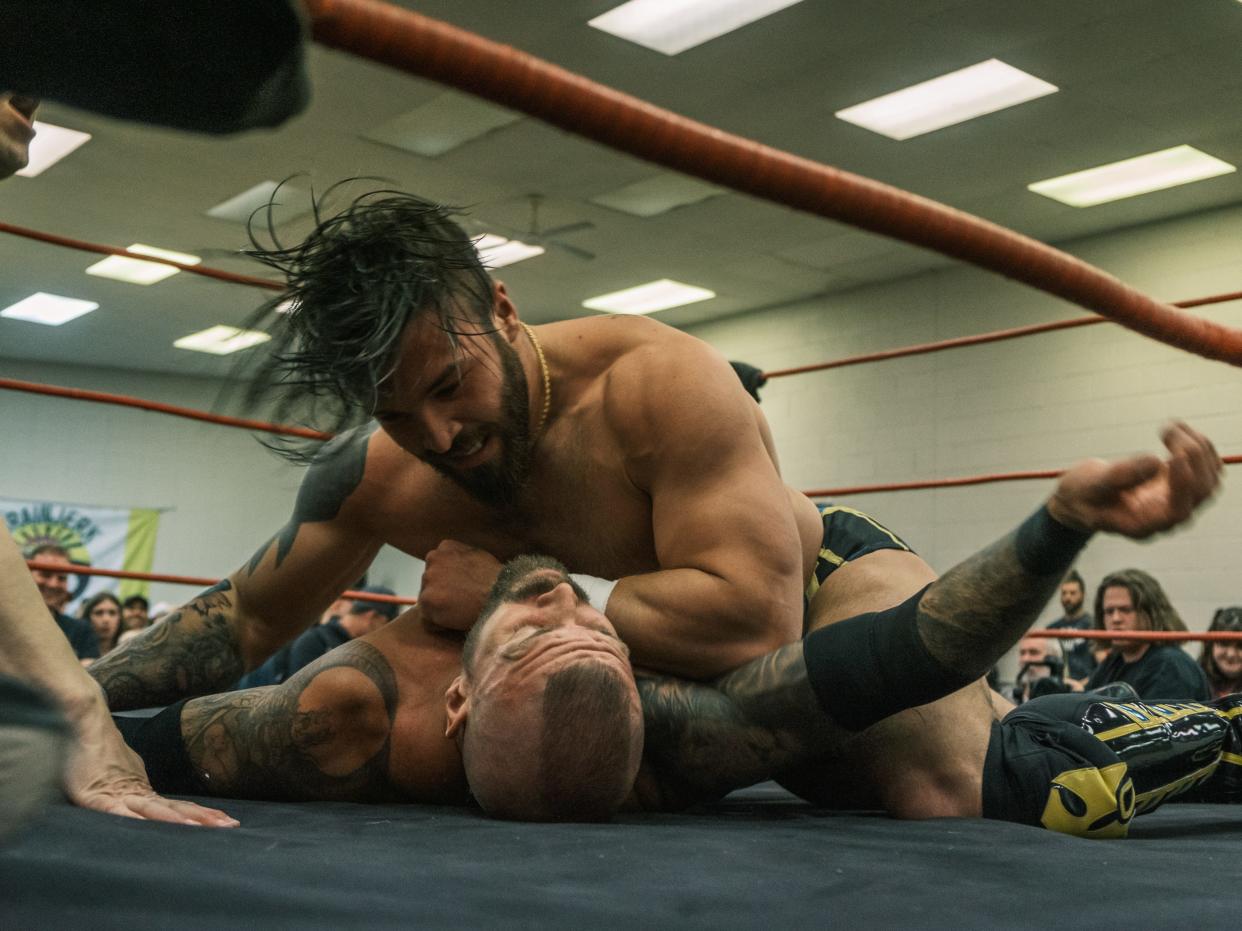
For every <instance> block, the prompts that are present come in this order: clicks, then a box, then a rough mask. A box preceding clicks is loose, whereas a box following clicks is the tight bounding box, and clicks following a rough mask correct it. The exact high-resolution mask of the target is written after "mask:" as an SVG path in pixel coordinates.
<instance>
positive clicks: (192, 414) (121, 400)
mask: <svg viewBox="0 0 1242 931" xmlns="http://www.w3.org/2000/svg"><path fill="white" fill-rule="evenodd" d="M0 388H4V389H8V390H10V391H24V392H26V393H27V394H45V395H50V396H51V397H55V398H71V399H73V400H75V401H92V402H94V403H96V404H115V405H117V406H118V407H133V408H137V409H138V410H144V411H151V412H153V413H156V414H170V415H172V416H173V417H185V418H186V419H187V420H201V421H203V422H204V423H214V424H219V425H220V426H224V427H239V428H241V429H243V430H259V431H261V432H264V433H277V434H281V435H282V436H299V437H302V438H303V439H308V440H330V439H332V434H331V433H323V432H322V431H319V430H311V429H310V428H308V427H290V426H286V425H283V424H276V423H266V422H264V421H262V420H247V419H246V418H244V417H229V416H227V415H225V414H209V413H207V412H206V411H198V410H194V409H193V408H192V407H178V406H176V405H175V404H163V403H161V402H159V401H147V400H145V399H144V398H133V397H129V396H128V395H124V394H109V393H107V392H105V391H87V390H85V389H83V388H62V387H60V386H59V385H41V384H39V383H38V382H33V381H19V380H18V379H16V378H0Z"/></svg>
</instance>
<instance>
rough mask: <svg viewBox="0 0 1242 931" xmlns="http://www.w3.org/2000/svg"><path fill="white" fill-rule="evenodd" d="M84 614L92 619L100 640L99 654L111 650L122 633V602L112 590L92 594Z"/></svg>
mask: <svg viewBox="0 0 1242 931" xmlns="http://www.w3.org/2000/svg"><path fill="white" fill-rule="evenodd" d="M82 616H83V617H84V618H85V619H86V620H88V621H90V623H91V629H92V630H94V631H95V639H96V640H98V641H99V655H100V656H104V655H106V654H107V653H108V652H109V651H111V650H112V649H113V648H114V647H115V646H116V642H117V637H118V636H120V633H121V602H120V601H118V600H117V597H116V595H113V594H112V593H111V592H100V593H99V594H98V595H94V596H92V597H91V598H90V599H89V600H88V601H87V602H86V605H85V606H84V607H83V608H82Z"/></svg>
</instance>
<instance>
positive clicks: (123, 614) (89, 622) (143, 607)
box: [23, 542, 152, 666]
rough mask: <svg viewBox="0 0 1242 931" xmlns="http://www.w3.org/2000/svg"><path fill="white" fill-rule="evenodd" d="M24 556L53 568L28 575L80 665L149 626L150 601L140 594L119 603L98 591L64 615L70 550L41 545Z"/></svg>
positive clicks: (68, 598) (68, 596)
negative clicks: (48, 564) (49, 564)
mask: <svg viewBox="0 0 1242 931" xmlns="http://www.w3.org/2000/svg"><path fill="white" fill-rule="evenodd" d="M23 555H24V556H25V558H26V559H27V560H37V561H39V562H41V563H51V564H53V565H54V566H55V568H48V569H31V570H30V574H31V576H32V577H33V578H34V582H35V586H36V587H37V588H38V589H39V594H40V595H41V596H42V597H43V603H44V604H45V605H46V606H47V609H48V611H50V612H51V614H52V618H53V619H54V620H55V621H56V623H57V624H58V625H59V626H60V629H61V630H62V631H64V633H65V637H66V638H68V640H69V645H70V646H71V647H73V652H74V653H75V654H76V655H77V657H78V659H79V660H80V661H81V662H82V665H84V666H88V665H90V664H91V663H92V662H94V661H95V660H97V659H99V657H101V656H104V655H106V654H108V653H109V652H111V651H112V650H114V649H116V648H117V647H118V646H120V644H122V643H124V642H125V640H127V639H128V638H129V637H132V636H135V635H136V634H137V633H138V632H139V631H141V630H143V629H144V628H146V627H149V626H150V625H151V621H152V619H151V616H150V613H149V602H148V601H147V599H146V598H144V597H143V596H142V595H130V596H129V597H128V598H126V599H125V600H124V601H121V599H120V598H118V597H117V596H116V595H115V594H113V593H112V592H108V591H103V592H97V593H95V594H94V595H92V596H91V597H90V598H87V599H86V600H85V601H84V602H82V604H81V606H80V607H79V608H78V610H77V613H76V615H74V614H68V613H66V611H65V608H66V606H67V605H68V604H69V602H70V601H72V600H73V593H72V592H71V591H70V589H69V577H70V576H71V575H72V574H73V562H72V561H71V560H70V558H69V551H68V550H66V549H65V548H64V547H63V546H61V545H59V544H57V543H48V542H44V543H37V544H34V545H32V546H30V547H28V548H27V549H26V551H25V553H24V554H23ZM62 567H63V568H62Z"/></svg>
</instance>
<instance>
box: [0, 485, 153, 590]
mask: <svg viewBox="0 0 1242 931" xmlns="http://www.w3.org/2000/svg"><path fill="white" fill-rule="evenodd" d="M0 513H3V514H4V522H5V523H6V524H7V525H8V528H9V532H10V533H12V534H13V539H14V540H16V541H17V545H18V546H19V547H20V548H21V549H23V550H25V549H26V547H28V546H32V545H37V544H39V543H56V544H59V545H60V546H63V547H64V548H65V549H66V550H68V551H69V559H70V560H71V561H72V562H75V563H77V564H78V565H81V566H94V567H97V568H100V569H122V570H125V571H127V572H150V571H151V563H152V561H153V559H154V557H155V534H156V531H157V530H158V529H159V523H160V512H159V511H157V510H153V509H150V508H130V509H125V508H104V507H94V506H93V505H81V504H60V503H58V502H55V501H24V500H21V499H16V498H0ZM148 585H149V583H147V582H138V581H133V580H130V579H111V578H105V577H102V576H95V575H91V576H87V575H72V576H70V577H69V590H70V592H72V594H73V598H72V601H71V605H74V606H76V602H77V601H78V600H79V599H82V598H89V597H90V596H91V595H93V594H95V593H96V592H102V591H111V592H114V593H115V594H117V595H118V596H119V597H120V598H121V599H122V600H124V599H125V598H128V597H129V596H130V595H143V596H145V595H146V594H147V588H148ZM66 611H68V612H69V613H72V610H71V609H69V608H67V609H66Z"/></svg>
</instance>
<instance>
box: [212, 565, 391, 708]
mask: <svg viewBox="0 0 1242 931" xmlns="http://www.w3.org/2000/svg"><path fill="white" fill-rule="evenodd" d="M358 591H360V592H365V593H366V594H368V595H393V594H395V592H393V590H392V589H391V588H384V586H382V585H365V586H363V587H362V588H360V589H358ZM348 604H349V607H348V609H347V610H346V611H345V613H344V614H342V615H341V616H340V617H335V618H330V619H329V620H328V621H326V622H324V623H320V624H316V625H315V626H314V627H312V628H311V629H310V630H307V631H304V632H303V633H302V634H301V635H300V636H299V637H298V638H297V639H296V640H294V641H293V642H292V643H289V644H286V645H285V646H283V647H281V648H280V649H279V650H277V651H276V652H275V653H273V654H272V656H271V657H270V658H269V659H268V660H267V662H265V663H264V664H263V665H262V666H259V667H258V668H257V669H254V670H252V671H250V672H248V673H246V675H244V676H242V678H241V679H240V680H239V681H238V683H237V685H236V686H235V688H239V689H252V688H255V687H257V686H260V685H279V684H280V683H281V682H284V681H285V680H286V679H288V678H289V677H290V676H291V675H293V674H294V673H295V672H297V671H298V670H299V669H301V668H302V667H303V666H308V665H310V664H311V663H313V662H314V661H315V660H317V659H319V657H321V656H323V655H324V654H325V653H327V652H328V651H329V650H332V649H334V648H336V647H339V646H340V645H341V644H343V643H348V642H349V641H350V640H353V639H354V638H355V637H361V636H363V635H364V634H369V633H371V632H372V631H374V630H379V628H381V627H383V626H384V625H385V624H387V623H388V622H389V621H391V620H392V619H393V618H394V617H396V616H397V613H398V606H397V605H395V604H391V603H390V602H385V601H371V600H369V599H364V598H359V599H355V600H353V601H350V602H348Z"/></svg>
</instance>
